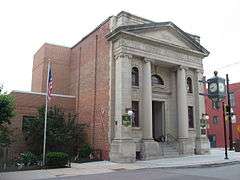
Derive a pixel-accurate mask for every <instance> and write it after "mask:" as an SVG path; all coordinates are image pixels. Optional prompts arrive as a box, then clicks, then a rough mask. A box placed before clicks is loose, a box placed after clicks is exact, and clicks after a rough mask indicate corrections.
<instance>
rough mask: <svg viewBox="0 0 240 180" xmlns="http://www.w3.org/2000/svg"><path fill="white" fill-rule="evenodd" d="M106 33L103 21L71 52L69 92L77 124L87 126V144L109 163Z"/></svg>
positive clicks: (106, 25) (107, 49) (105, 24)
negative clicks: (71, 95)
mask: <svg viewBox="0 0 240 180" xmlns="http://www.w3.org/2000/svg"><path fill="white" fill-rule="evenodd" d="M108 33H109V21H106V22H104V23H103V24H102V25H101V26H99V28H98V29H96V30H95V31H93V32H92V33H91V34H90V35H89V36H87V37H86V38H85V39H83V40H82V41H80V42H79V43H78V44H77V45H75V46H74V47H73V48H72V54H71V63H70V72H71V73H70V82H71V84H70V92H71V94H73V95H76V100H77V103H76V108H77V113H79V121H81V122H84V123H86V124H88V125H89V128H88V129H87V134H88V138H87V140H88V142H89V143H90V144H91V145H92V146H93V148H94V149H101V150H102V152H103V159H109V156H108V152H109V143H108V123H109V115H108V109H109V105H108V103H109V83H110V82H109V53H110V52H109V42H108V41H107V40H106V38H105V36H106V35H107V34H108ZM96 37H97V39H96ZM96 56H97V57H96ZM95 70H96V71H95ZM95 82H96V84H95Z"/></svg>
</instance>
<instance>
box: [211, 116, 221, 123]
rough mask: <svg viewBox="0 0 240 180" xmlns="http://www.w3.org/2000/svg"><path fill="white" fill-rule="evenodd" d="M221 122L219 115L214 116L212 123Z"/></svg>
mask: <svg viewBox="0 0 240 180" xmlns="http://www.w3.org/2000/svg"><path fill="white" fill-rule="evenodd" d="M218 122H219V117H218V116H213V119H212V123H213V124H218Z"/></svg>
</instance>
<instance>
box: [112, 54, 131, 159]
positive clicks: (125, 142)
mask: <svg viewBox="0 0 240 180" xmlns="http://www.w3.org/2000/svg"><path fill="white" fill-rule="evenodd" d="M131 69H132V68H131V56H130V55H127V54H121V55H119V56H117V57H116V58H115V138H114V140H113V141H112V142H111V149H110V160H111V161H113V162H134V161H135V160H136V145H135V143H134V141H133V139H132V138H131V132H132V128H131V127H125V126H123V125H122V115H123V114H125V113H126V110H127V109H129V108H131V105H132V100H131V86H132V83H131V74H132V73H131Z"/></svg>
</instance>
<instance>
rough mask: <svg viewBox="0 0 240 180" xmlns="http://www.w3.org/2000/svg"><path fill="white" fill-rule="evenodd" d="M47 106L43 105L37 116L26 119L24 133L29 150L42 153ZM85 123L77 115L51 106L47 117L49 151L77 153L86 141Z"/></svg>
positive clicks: (72, 154)
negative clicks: (77, 118)
mask: <svg viewBox="0 0 240 180" xmlns="http://www.w3.org/2000/svg"><path fill="white" fill-rule="evenodd" d="M44 111H45V108H44V107H41V108H40V109H39V111H38V115H37V116H36V117H32V118H31V119H30V120H28V121H25V123H24V127H23V134H24V137H25V140H26V142H27V144H28V145H29V146H28V147H29V150H30V151H31V152H33V153H35V154H41V153H42V147H43V128H44V113H45V112H44ZM83 130H84V125H82V124H78V123H77V122H76V116H75V115H74V114H71V113H69V114H68V115H65V113H64V112H63V111H62V110H61V109H59V108H57V107H53V108H49V110H48V118H47V143H46V148H47V149H46V150H47V151H61V152H67V153H68V154H69V155H71V156H74V155H76V153H77V151H78V149H79V147H80V145H81V144H82V143H83V142H84V134H83Z"/></svg>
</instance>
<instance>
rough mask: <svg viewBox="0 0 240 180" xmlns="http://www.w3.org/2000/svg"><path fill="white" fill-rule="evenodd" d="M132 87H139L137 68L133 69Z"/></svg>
mask: <svg viewBox="0 0 240 180" xmlns="http://www.w3.org/2000/svg"><path fill="white" fill-rule="evenodd" d="M132 85H133V86H139V73H138V68H136V67H133V68H132Z"/></svg>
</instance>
